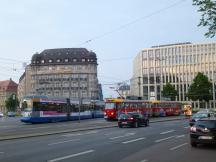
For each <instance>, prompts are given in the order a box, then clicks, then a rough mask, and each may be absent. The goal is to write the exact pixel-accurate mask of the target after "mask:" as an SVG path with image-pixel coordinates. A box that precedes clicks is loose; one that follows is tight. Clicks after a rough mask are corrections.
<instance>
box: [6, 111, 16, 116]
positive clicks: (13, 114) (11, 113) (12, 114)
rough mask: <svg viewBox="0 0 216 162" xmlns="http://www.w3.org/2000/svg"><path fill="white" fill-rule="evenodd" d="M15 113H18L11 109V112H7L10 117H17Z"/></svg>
mask: <svg viewBox="0 0 216 162" xmlns="http://www.w3.org/2000/svg"><path fill="white" fill-rule="evenodd" d="M15 115H16V113H15V112H12V111H9V112H8V113H7V116H8V117H15Z"/></svg>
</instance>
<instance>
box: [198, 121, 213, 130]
mask: <svg viewBox="0 0 216 162" xmlns="http://www.w3.org/2000/svg"><path fill="white" fill-rule="evenodd" d="M196 126H199V127H202V128H210V129H211V128H216V120H199V121H197V122H196Z"/></svg>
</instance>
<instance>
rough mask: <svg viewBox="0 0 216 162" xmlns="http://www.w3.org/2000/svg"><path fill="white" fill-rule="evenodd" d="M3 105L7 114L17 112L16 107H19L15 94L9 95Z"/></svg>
mask: <svg viewBox="0 0 216 162" xmlns="http://www.w3.org/2000/svg"><path fill="white" fill-rule="evenodd" d="M5 105H6V109H7V111H8V112H9V111H12V112H15V111H16V110H17V106H18V105H19V101H18V98H17V96H16V94H14V93H13V94H11V95H10V96H9V97H8V98H7V100H6V101H5Z"/></svg>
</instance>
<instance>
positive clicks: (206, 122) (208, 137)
mask: <svg viewBox="0 0 216 162" xmlns="http://www.w3.org/2000/svg"><path fill="white" fill-rule="evenodd" d="M190 140H191V146H192V147H196V146H197V144H216V118H215V117H213V118H203V119H200V120H198V121H197V122H196V123H195V124H194V125H193V126H192V127H190Z"/></svg>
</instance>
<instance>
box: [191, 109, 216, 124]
mask: <svg viewBox="0 0 216 162" xmlns="http://www.w3.org/2000/svg"><path fill="white" fill-rule="evenodd" d="M214 116H215V113H213V112H210V111H200V112H197V113H196V114H194V115H193V116H192V117H191V118H190V121H189V125H190V126H193V125H194V123H195V122H196V121H197V120H200V119H203V118H208V117H214Z"/></svg>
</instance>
